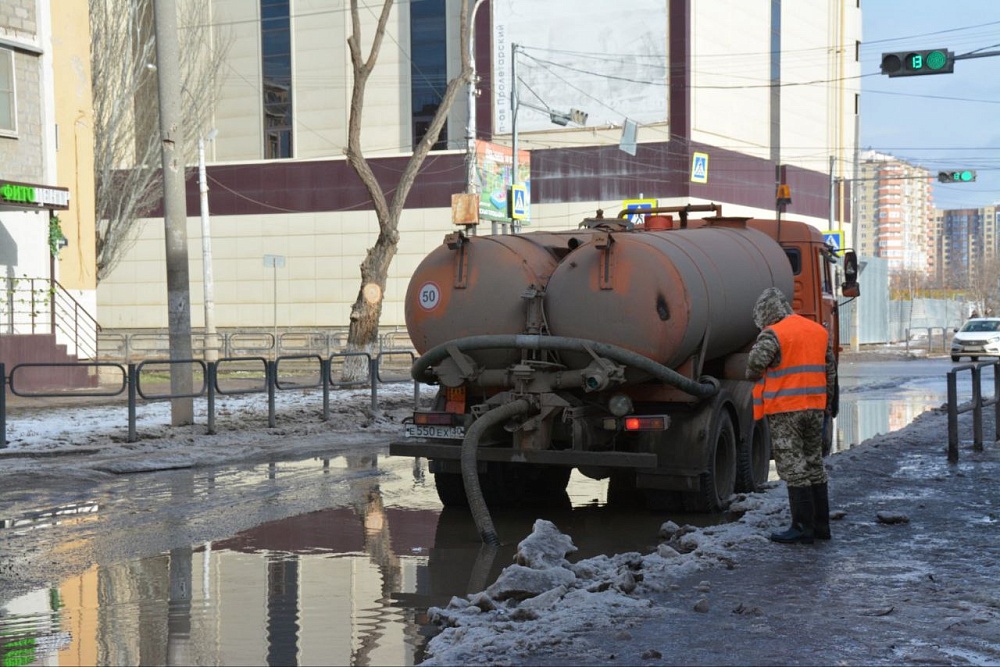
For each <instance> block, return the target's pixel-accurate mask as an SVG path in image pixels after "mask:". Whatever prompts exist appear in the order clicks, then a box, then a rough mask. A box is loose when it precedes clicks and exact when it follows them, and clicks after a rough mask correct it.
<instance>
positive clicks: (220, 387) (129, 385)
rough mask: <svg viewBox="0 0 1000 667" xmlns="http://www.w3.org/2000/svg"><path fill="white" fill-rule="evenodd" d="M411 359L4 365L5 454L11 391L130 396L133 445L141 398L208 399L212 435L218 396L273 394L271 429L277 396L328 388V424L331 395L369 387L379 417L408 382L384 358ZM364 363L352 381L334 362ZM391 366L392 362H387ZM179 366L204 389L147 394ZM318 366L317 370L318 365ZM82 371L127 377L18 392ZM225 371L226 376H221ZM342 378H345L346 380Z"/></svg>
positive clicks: (1, 413) (1, 421)
mask: <svg viewBox="0 0 1000 667" xmlns="http://www.w3.org/2000/svg"><path fill="white" fill-rule="evenodd" d="M404 354H405V355H409V358H410V359H411V360H412V359H413V353H412V352H409V351H406V352H391V353H389V352H385V353H382V354H381V355H379V356H378V357H374V358H373V357H372V356H371V355H370V354H367V353H364V352H338V353H334V354H331V355H329V356H326V357H322V356H320V355H309V354H307V355H291V356H284V357H278V358H277V359H275V360H273V361H272V360H269V359H266V358H264V357H224V358H222V359H219V360H218V361H216V362H206V361H204V360H202V359H147V360H146V361H143V362H140V363H138V364H135V363H129V364H127V365H126V364H119V363H114V362H76V363H24V364H17V365H16V366H14V367H13V368H12V369H11V371H10V375H9V376H8V375H7V368H6V365H5V364H3V363H2V362H0V380H2V382H3V385H2V386H0V449H4V448H6V446H7V392H8V391H10V393H11V394H13V395H14V396H19V397H22V398H93V397H108V398H110V397H115V396H120V395H121V394H123V393H126V394H127V410H128V442H130V443H131V442H136V441H137V440H138V435H137V433H136V413H137V407H138V404H139V399H142V400H144V401H147V402H153V401H162V400H171V399H176V398H200V397H202V396H207V400H208V406H207V407H208V424H207V433H208V434H209V435H214V434H215V399H216V396H217V395H222V396H229V395H237V394H253V393H265V392H266V393H267V412H268V426H269V427H271V428H274V427H275V425H276V423H277V420H276V414H275V392H276V391H287V390H301V389H310V388H315V387H322V390H323V412H322V415H323V421H328V420H329V419H330V390H331V389H344V388H350V387H362V386H368V387H370V388H371V410H372V413H373V414H376V415H377V414H379V413H380V409H379V404H378V385H379V384H380V383H389V382H398V381H402V380H403V379H404V378H402V377H400V376H398V375H397V376H396V378H398V379H396V378H394V379H392V380H384V379H382V378H383V377H384V374H383V373H382V372H381V371H380V367H379V366H380V363H381V360H382V357H383V355H385V356H386V358H387V359H388V358H389V357H390V356H392V355H404ZM353 358H360V362H359V363H362V364H363V365H364V371H365V377H364V378H362V379H356V380H354V379H352V380H343V379H341V380H335V379H334V374H333V368H334V362H335V361H337V363H338V368H339V369H341V370H344V368H343V367H344V365H345V364H349V363H351V359H353ZM386 363H387V365H388V363H389V362H388V361H387V362H386ZM175 364H190V365H192V366H193V368H192V377H194V373H195V371H197V372H199V373H200V375H201V379H202V382H201V385H200V387H198V388H197V391H194V390H193V389H192V391H190V392H187V393H172V391H173V390H172V389H171V392H168V393H153V392H151V391H145V390H144V389H143V387H142V377H143V371H147V374H149V373H152V371H150V370H149V369H152V368H155V367H156V366H164V367H165V368H166V371H167V372H169V371H170V370H171V368H172V367H173V366H174V365H175ZM314 364H316V366H314ZM282 366H284V368H285V369H288V368H289V367H293V368H295V367H297V368H296V370H299V371H301V369H302V368H303V367H304V368H305V369H307V373H306V374H305V375H304V377H305V378H307V379H306V380H303V379H302V378H303V374H302V373H301V372H299V373H295V372H294V371H291V372H286V373H285V374H284V375H283V374H282V371H281V368H282ZM51 367H55V368H81V369H88V372H90V371H92V372H94V373H96V374H100V372H101V370H102V369H103V370H105V374H106V371H107V369H117V370H118V371H119V372H120V373H121V378H122V380H121V383H120V384H112V386H111V388H108V387H104V388H102V389H95V390H93V391H88V390H84V391H79V390H76V389H74V390H72V391H29V390H21V389H18V387H17V377H18V376H19V374H21V373H25V374H28V373H30V372H31V371H32V369H45V368H51ZM220 369H221V372H220ZM343 375H344V374H343V373H341V377H343ZM240 376H243V377H244V378H246V377H249V378H250V379H251V380H261V382H259V383H255V384H253V385H251V386H249V387H246V386H244V387H236V386H230V385H231V384H233V380H234V379H240ZM405 380H406V381H410V382H413V387H414V389H413V397H414V403H413V406H414V408H415V407H416V406H417V403H418V401H419V397H420V385H419V383H418V382H417V381H415V380H413V379H411V378H409V377H406V378H405Z"/></svg>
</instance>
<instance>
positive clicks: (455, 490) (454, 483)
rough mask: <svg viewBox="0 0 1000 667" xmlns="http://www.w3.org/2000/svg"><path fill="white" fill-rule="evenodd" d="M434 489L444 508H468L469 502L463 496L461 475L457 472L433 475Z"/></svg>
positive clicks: (463, 484)
mask: <svg viewBox="0 0 1000 667" xmlns="http://www.w3.org/2000/svg"><path fill="white" fill-rule="evenodd" d="M434 487H435V488H436V489H437V494H438V498H440V499H441V503H442V504H443V505H444V506H445V507H468V506H469V501H468V499H467V498H466V496H465V483H464V482H463V481H462V475H461V474H459V473H457V472H436V473H434Z"/></svg>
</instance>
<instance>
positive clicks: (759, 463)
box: [736, 419, 771, 493]
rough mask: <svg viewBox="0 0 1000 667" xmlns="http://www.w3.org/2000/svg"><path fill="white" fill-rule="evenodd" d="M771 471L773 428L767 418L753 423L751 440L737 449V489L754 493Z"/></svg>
mask: <svg viewBox="0 0 1000 667" xmlns="http://www.w3.org/2000/svg"><path fill="white" fill-rule="evenodd" d="M770 472H771V429H770V428H768V423H767V420H766V419H759V420H757V421H755V422H754V424H753V433H752V435H751V438H750V442H748V443H744V445H743V446H741V447H739V449H738V451H737V459H736V491H738V492H740V493H752V492H754V491H757V490H758V489H760V488H761V486H762V485H763V484H764V483H765V482H766V481H767V476H768V474H770Z"/></svg>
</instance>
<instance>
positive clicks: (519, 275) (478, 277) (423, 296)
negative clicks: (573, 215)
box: [405, 231, 590, 367]
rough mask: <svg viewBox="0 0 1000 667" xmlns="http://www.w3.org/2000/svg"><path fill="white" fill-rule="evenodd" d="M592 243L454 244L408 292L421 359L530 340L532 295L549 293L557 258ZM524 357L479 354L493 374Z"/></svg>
mask: <svg viewBox="0 0 1000 667" xmlns="http://www.w3.org/2000/svg"><path fill="white" fill-rule="evenodd" d="M589 238H590V233H589V232H586V231H582V232H580V233H561V234H560V233H545V232H533V233H530V234H516V235H515V234H510V235H503V236H497V235H494V236H473V237H467V238H466V237H462V238H461V239H458V238H457V237H456V236H454V235H452V236H450V237H449V239H450V240H451V242H450V243H445V244H443V245H441V246H439V247H437V248H435V249H434V250H432V251H431V253H430V254H429V255H428V256H427V257H425V258H424V259H423V261H421V262H420V264H419V265H418V266H417V269H416V270H415V271H414V273H413V276H412V277H411V279H410V283H409V286H408V287H407V290H406V303H405V317H406V328H407V330H408V332H409V334H410V340H411V341H412V342H413V346H414V348H415V349H416V350H417V352H419V353H420V354H423V353H424V352H426V351H427V350H429V349H430V348H432V347H434V346H435V345H439V344H441V343H444V342H447V341H449V340H453V339H456V338H463V337H465V336H476V335H486V334H523V333H526V331H525V327H526V315H527V307H528V300H527V299H526V298H525V297H526V294H527V293H528V292H529V291H530V288H532V287H534V288H535V289H537V290H541V289H543V288H544V287H545V285H546V283H547V282H548V280H549V277H550V276H551V275H552V272H553V271H554V270H555V268H556V265H557V264H558V262H559V257H560V256H562V255H564V254H566V253H567V252H569V248H571V247H576V246H577V245H579V244H583V243H585V242H586V241H587V240H589ZM535 333H537V332H535ZM519 356H520V354H519V352H517V351H511V350H508V351H503V352H497V353H493V352H489V353H487V352H476V353H475V354H473V357H474V358H476V359H477V360H478V361H480V363H486V364H487V365H490V366H494V367H495V366H497V365H504V364H506V363H509V362H510V361H513V360H516V359H517V358H519Z"/></svg>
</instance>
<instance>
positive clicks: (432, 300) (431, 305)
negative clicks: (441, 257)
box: [417, 283, 441, 310]
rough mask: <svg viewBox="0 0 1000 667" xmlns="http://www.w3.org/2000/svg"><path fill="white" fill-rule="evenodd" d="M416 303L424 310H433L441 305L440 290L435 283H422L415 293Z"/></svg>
mask: <svg viewBox="0 0 1000 667" xmlns="http://www.w3.org/2000/svg"><path fill="white" fill-rule="evenodd" d="M417 301H418V302H419V303H420V307H421V308H423V309H424V310H434V309H435V308H437V307H438V304H439V303H441V288H440V287H438V286H437V283H424V284H423V285H421V286H420V289H419V290H418V291H417Z"/></svg>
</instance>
